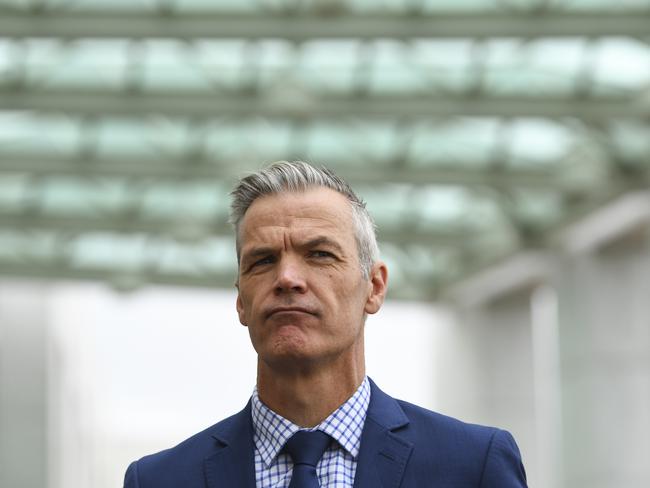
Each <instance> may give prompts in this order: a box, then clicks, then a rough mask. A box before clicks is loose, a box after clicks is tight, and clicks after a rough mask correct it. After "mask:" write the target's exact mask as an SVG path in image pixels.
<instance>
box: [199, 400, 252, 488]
mask: <svg viewBox="0 0 650 488" xmlns="http://www.w3.org/2000/svg"><path fill="white" fill-rule="evenodd" d="M212 437H214V439H215V442H216V443H217V449H216V452H215V453H214V454H212V455H211V456H209V457H208V458H206V459H205V460H204V462H203V469H204V472H205V480H206V485H207V487H208V488H224V487H230V486H237V487H242V488H254V487H255V465H254V456H255V454H254V453H255V451H254V449H255V445H254V443H253V422H252V419H251V403H250V401H249V402H248V404H247V405H246V407H245V408H244V409H243V410H242V411H241V412H239V413H238V414H235V415H233V416H232V417H229V418H228V419H226V420H224V421H223V422H220V423H219V424H217V426H216V427H215V429H214V432H212Z"/></svg>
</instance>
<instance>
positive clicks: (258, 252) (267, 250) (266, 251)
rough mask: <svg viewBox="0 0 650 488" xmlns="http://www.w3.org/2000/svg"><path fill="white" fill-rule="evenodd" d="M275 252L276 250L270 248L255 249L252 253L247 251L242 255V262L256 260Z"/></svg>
mask: <svg viewBox="0 0 650 488" xmlns="http://www.w3.org/2000/svg"><path fill="white" fill-rule="evenodd" d="M274 252H275V250H274V249H273V248H271V247H268V246H264V247H255V248H253V249H252V250H250V251H246V252H245V253H242V260H243V259H248V258H256V257H258V256H267V255H269V254H273V253H274Z"/></svg>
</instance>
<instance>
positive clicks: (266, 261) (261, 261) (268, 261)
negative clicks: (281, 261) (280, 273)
mask: <svg viewBox="0 0 650 488" xmlns="http://www.w3.org/2000/svg"><path fill="white" fill-rule="evenodd" d="M273 261H274V258H273V256H270V255H269V256H264V257H263V258H261V259H258V260H257V261H255V262H253V264H251V265H250V266H249V267H248V268H249V269H253V268H255V267H258V266H264V265H265V264H271V263H272V262H273Z"/></svg>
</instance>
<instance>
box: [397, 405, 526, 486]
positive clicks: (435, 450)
mask: <svg viewBox="0 0 650 488" xmlns="http://www.w3.org/2000/svg"><path fill="white" fill-rule="evenodd" d="M397 402H398V404H399V405H400V407H401V408H402V411H403V412H404V415H406V417H407V418H408V423H406V424H405V425H404V426H403V427H401V428H400V429H398V430H396V431H395V432H394V433H395V434H396V435H398V436H400V437H402V439H404V440H407V441H408V442H410V443H411V445H412V446H413V451H412V455H411V460H410V461H409V462H410V463H411V466H412V470H413V472H414V473H417V475H418V476H420V479H425V478H426V476H427V474H426V473H430V472H431V471H430V470H431V469H432V466H434V468H433V469H434V471H435V470H437V469H440V470H444V471H446V472H447V474H448V477H449V480H453V483H452V484H451V485H450V486H452V485H453V486H485V487H499V488H503V487H517V488H521V487H525V486H526V473H525V470H524V467H523V464H522V462H521V454H520V452H519V449H518V447H517V444H516V442H515V440H514V438H513V437H512V435H510V433H509V432H507V431H505V430H501V429H498V428H496V427H488V426H484V425H478V424H471V423H467V422H463V421H461V420H458V419H456V418H453V417H449V416H447V415H443V414H440V413H437V412H433V411H431V410H427V409H425V408H422V407H419V406H417V405H413V404H411V403H408V402H404V401H401V400H398V401H397ZM437 463H441V464H440V465H438V464H437Z"/></svg>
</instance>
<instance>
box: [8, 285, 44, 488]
mask: <svg viewBox="0 0 650 488" xmlns="http://www.w3.org/2000/svg"><path fill="white" fill-rule="evenodd" d="M46 290H47V288H46V287H45V286H42V285H38V284H34V283H28V282H20V281H15V282H14V281H3V282H0V486H2V487H7V488H33V487H39V488H41V487H47V486H48V484H47V446H48V444H47V371H46V336H47V327H46V307H45V302H46Z"/></svg>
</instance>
